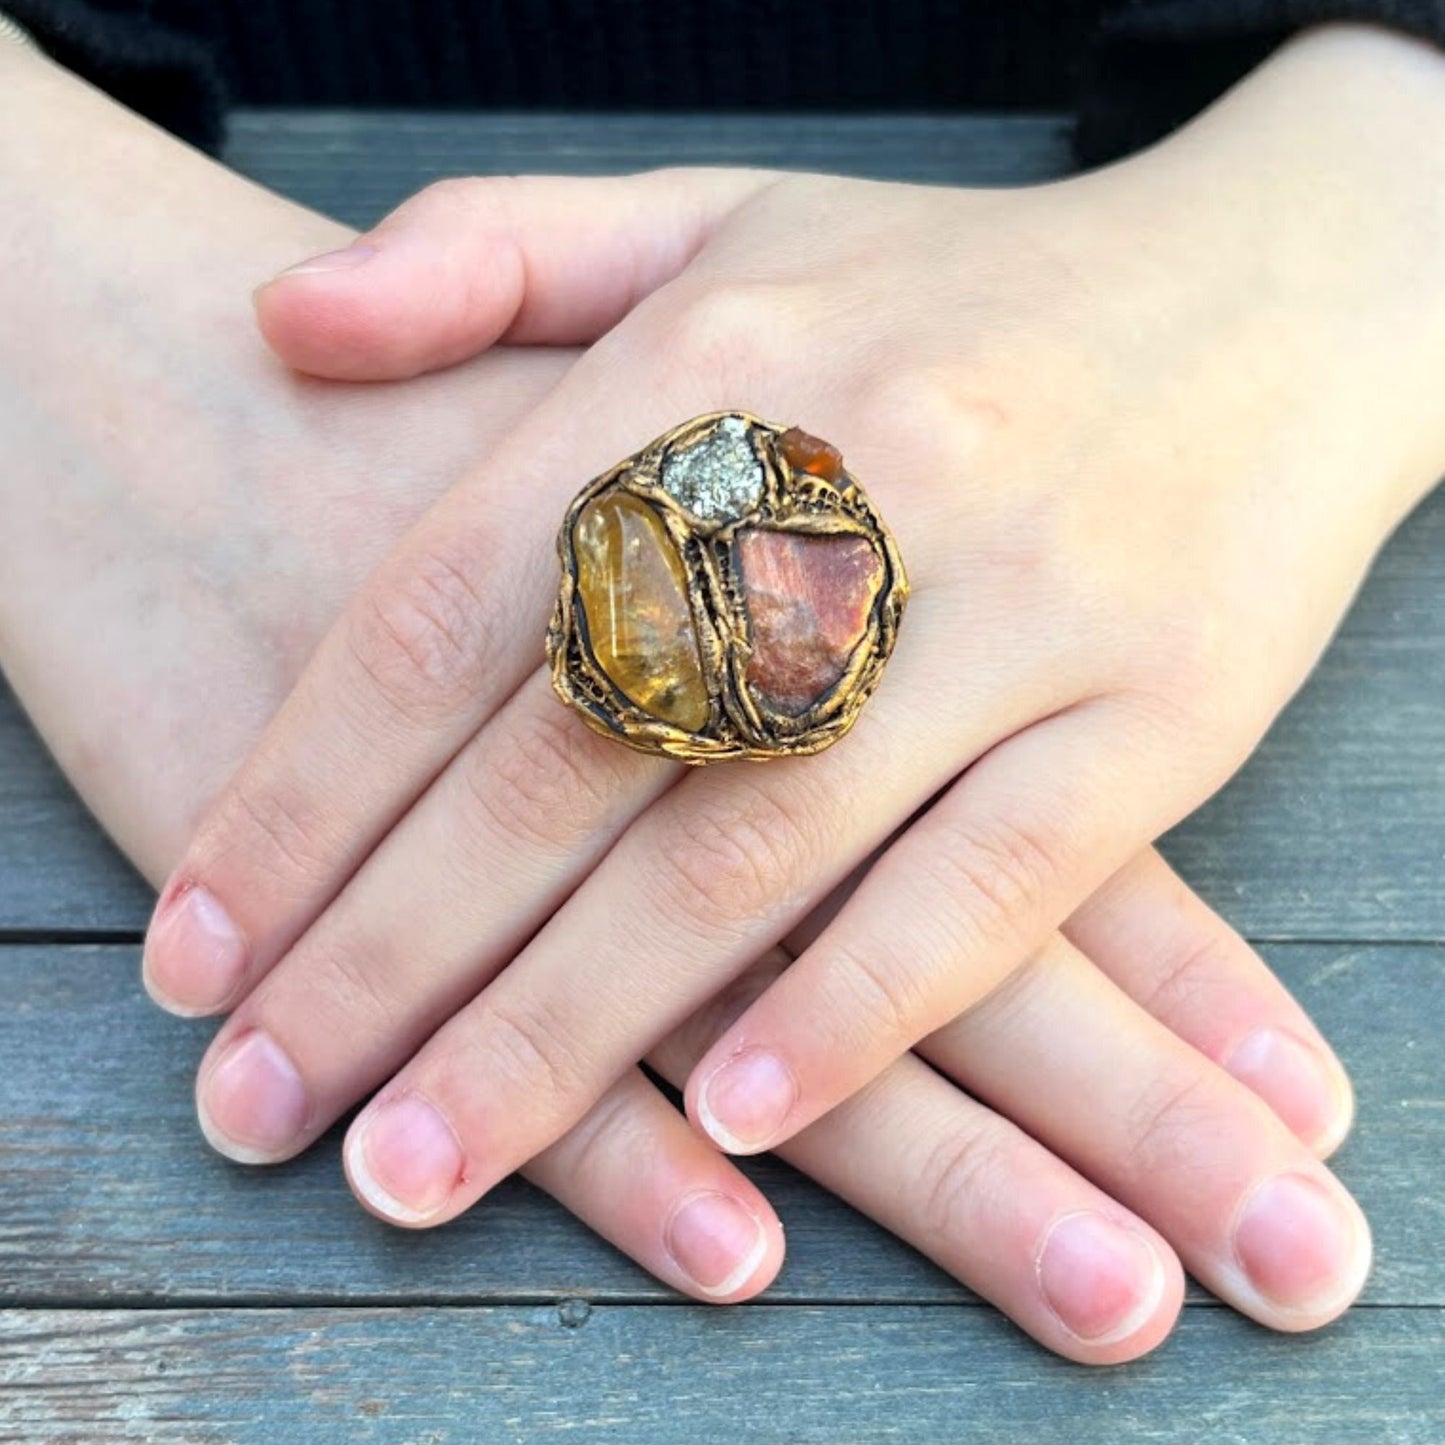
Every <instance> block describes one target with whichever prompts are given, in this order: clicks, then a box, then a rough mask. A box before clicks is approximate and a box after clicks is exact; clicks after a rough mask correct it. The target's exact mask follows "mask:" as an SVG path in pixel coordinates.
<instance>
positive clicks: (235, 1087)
mask: <svg viewBox="0 0 1445 1445" xmlns="http://www.w3.org/2000/svg"><path fill="white" fill-rule="evenodd" d="M196 1107H197V1112H198V1114H199V1116H200V1121H201V1131H202V1132H203V1133H204V1134H205V1136H206V1138H207V1139H208V1140H209V1141H210V1143H211V1146H212V1147H213V1148H215V1149H217V1150H219V1151H220V1153H222V1154H224V1155H225V1156H226V1157H227V1158H228V1159H234V1160H236V1162H237V1163H238V1164H267V1163H270V1162H271V1161H272V1160H274V1159H278V1158H280V1157H281V1156H283V1155H285V1154H288V1153H290V1151H291V1149H292V1147H293V1146H294V1145H295V1143H296V1141H297V1139H298V1138H299V1137H300V1135H301V1131H302V1129H303V1128H304V1127H305V1125H306V1087H305V1085H304V1084H303V1083H302V1082H301V1075H300V1074H299V1073H297V1072H296V1065H295V1064H293V1063H292V1062H291V1060H290V1059H289V1058H287V1056H286V1053H285V1050H283V1049H282V1048H281V1046H280V1045H279V1044H278V1043H277V1042H276V1041H275V1039H273V1038H272V1037H271V1036H270V1034H267V1033H263V1032H262V1031H261V1030H260V1029H252V1030H251V1031H250V1032H249V1033H246V1034H242V1035H241V1037H240V1038H239V1039H237V1040H236V1041H235V1043H233V1044H232V1045H231V1046H230V1047H229V1048H228V1049H227V1050H226V1051H225V1053H223V1054H222V1055H221V1057H220V1059H219V1060H218V1061H217V1062H216V1063H215V1064H214V1065H213V1066H212V1067H211V1069H210V1070H209V1071H208V1072H207V1074H206V1075H205V1076H204V1078H203V1080H202V1084H201V1090H200V1093H199V1095H198V1097H197V1100H196Z"/></svg>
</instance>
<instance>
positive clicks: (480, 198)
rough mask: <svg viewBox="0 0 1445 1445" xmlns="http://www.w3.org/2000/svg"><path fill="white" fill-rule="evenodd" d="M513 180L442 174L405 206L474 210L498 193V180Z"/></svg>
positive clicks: (437, 209)
mask: <svg viewBox="0 0 1445 1445" xmlns="http://www.w3.org/2000/svg"><path fill="white" fill-rule="evenodd" d="M508 179H515V178H512V177H504V176H442V177H441V178H440V179H439V180H435V181H432V182H431V183H430V184H429V185H426V186H423V187H422V188H421V190H419V191H418V192H417V193H416V195H414V196H413V197H412V198H411V200H410V201H408V202H407V208H408V209H413V208H415V209H417V210H422V211H440V212H442V213H443V214H447V213H452V212H455V211H458V210H464V211H473V210H475V209H476V208H477V207H478V206H485V205H487V204H488V203H489V199H490V198H491V197H492V196H494V195H495V194H496V192H497V188H498V185H499V183H500V182H502V181H505V180H508Z"/></svg>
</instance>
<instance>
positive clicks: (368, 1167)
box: [346, 1094, 463, 1224]
mask: <svg viewBox="0 0 1445 1445" xmlns="http://www.w3.org/2000/svg"><path fill="white" fill-rule="evenodd" d="M462 1163H463V1160H462V1147H461V1145H460V1144H459V1143H458V1142H457V1136H456V1133H455V1132H454V1131H453V1129H452V1126H451V1125H450V1124H449V1123H447V1121H446V1119H445V1118H443V1117H442V1115H441V1113H440V1112H439V1111H438V1110H437V1109H436V1108H435V1107H434V1106H433V1105H431V1104H429V1103H428V1102H427V1101H426V1100H425V1099H423V1098H422V1097H421V1095H420V1094H399V1095H397V1096H396V1097H395V1098H392V1099H388V1100H386V1101H385V1102H384V1103H382V1104H379V1105H376V1106H375V1107H373V1108H372V1109H370V1110H368V1111H367V1112H366V1113H365V1114H364V1115H362V1118H361V1120H360V1123H359V1125H358V1127H357V1128H355V1129H353V1130H352V1131H351V1137H350V1138H349V1139H348V1140H347V1141H346V1169H347V1172H348V1173H349V1174H350V1176H351V1183H352V1187H353V1188H354V1189H355V1190H356V1192H357V1193H358V1194H359V1195H360V1196H361V1197H362V1199H363V1200H364V1201H365V1202H366V1203H367V1204H369V1205H370V1206H371V1207H372V1208H373V1209H374V1210H376V1212H377V1213H378V1214H383V1215H385V1216H386V1217H387V1218H388V1219H393V1220H395V1221H396V1222H397V1223H398V1224H421V1223H423V1222H424V1221H425V1220H427V1219H429V1218H431V1216H432V1215H434V1214H435V1213H436V1212H437V1211H438V1210H439V1209H440V1208H441V1207H442V1206H443V1205H444V1204H445V1203H446V1202H447V1200H449V1199H450V1198H451V1196H452V1191H453V1190H454V1189H455V1188H456V1187H457V1184H458V1182H459V1181H460V1179H461V1177H462Z"/></svg>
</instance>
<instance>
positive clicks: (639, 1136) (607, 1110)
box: [548, 1088, 665, 1188]
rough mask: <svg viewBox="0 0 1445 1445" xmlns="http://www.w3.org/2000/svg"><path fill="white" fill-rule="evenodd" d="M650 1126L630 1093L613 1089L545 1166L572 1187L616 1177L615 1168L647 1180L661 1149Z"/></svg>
mask: <svg viewBox="0 0 1445 1445" xmlns="http://www.w3.org/2000/svg"><path fill="white" fill-rule="evenodd" d="M652 1123H653V1121H651V1120H650V1119H649V1118H648V1117H647V1115H646V1113H645V1111H643V1110H642V1109H639V1108H637V1107H636V1095H635V1094H634V1093H633V1092H632V1091H631V1090H629V1089H626V1088H615V1089H611V1090H609V1091H608V1092H607V1093H606V1094H604V1095H603V1096H602V1098H601V1099H599V1100H598V1101H597V1103H596V1104H594V1105H593V1106H592V1108H591V1109H590V1110H589V1111H588V1112H587V1113H586V1114H585V1115H584V1116H583V1118H582V1119H581V1120H580V1121H579V1122H578V1123H577V1124H574V1125H573V1126H572V1128H571V1129H569V1130H568V1131H567V1133H566V1135H565V1137H564V1138H563V1139H562V1140H561V1141H559V1143H557V1144H555V1145H553V1146H552V1148H551V1149H550V1150H549V1151H548V1153H549V1154H550V1155H551V1156H552V1157H551V1160H550V1161H549V1162H551V1163H552V1164H553V1166H554V1167H560V1169H561V1170H563V1171H565V1174H566V1177H567V1179H568V1180H569V1181H571V1183H572V1185H573V1187H574V1188H575V1187H576V1186H578V1185H580V1186H581V1187H583V1188H587V1187H589V1186H595V1185H596V1184H597V1182H598V1181H601V1180H606V1179H607V1178H609V1177H616V1175H617V1174H618V1172H619V1165H622V1166H623V1167H624V1168H625V1170H626V1172H627V1174H628V1175H630V1177H632V1178H637V1179H646V1178H650V1177H651V1176H652V1173H653V1170H654V1168H655V1166H656V1162H657V1159H658V1156H659V1154H661V1153H663V1152H664V1148H665V1146H664V1145H663V1142H662V1141H661V1139H659V1137H658V1133H657V1130H656V1128H654V1127H652Z"/></svg>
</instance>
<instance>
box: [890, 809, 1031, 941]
mask: <svg viewBox="0 0 1445 1445" xmlns="http://www.w3.org/2000/svg"><path fill="white" fill-rule="evenodd" d="M918 863H919V866H920V867H922V868H923V869H924V870H925V871H926V872H927V873H928V874H930V875H931V876H932V879H933V881H934V882H935V883H936V884H937V885H938V886H939V887H940V888H941V889H942V890H943V892H944V893H945V895H946V896H947V897H949V898H950V899H952V900H954V904H955V909H956V916H957V917H959V918H961V919H962V920H964V921H965V924H966V927H967V929H968V930H969V931H970V932H976V933H978V934H980V935H982V936H983V937H984V938H987V939H995V938H999V937H1003V938H1023V937H1032V935H1033V933H1034V931H1035V929H1034V924H1035V923H1036V921H1037V919H1038V916H1039V914H1040V911H1041V908H1042V905H1043V903H1044V901H1045V899H1046V898H1047V896H1048V894H1049V893H1050V892H1051V891H1052V889H1053V887H1054V884H1055V882H1056V880H1057V878H1058V876H1059V866H1058V863H1057V862H1056V846H1055V845H1054V843H1053V842H1052V841H1051V837H1050V834H1048V833H1046V832H1045V831H1044V829H1043V828H1042V827H1038V826H1035V825H1033V824H1030V823H1028V822H1027V821H1024V820H1023V819H1022V818H1016V819H1005V818H990V819H988V820H987V821H986V822H976V821H962V820H955V821H953V822H950V823H948V824H947V825H945V830H944V835H943V837H941V838H939V839H937V840H935V845H934V846H932V847H930V848H929V849H927V850H926V851H925V852H924V853H923V855H922V857H921V858H920V859H919V860H918Z"/></svg>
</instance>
